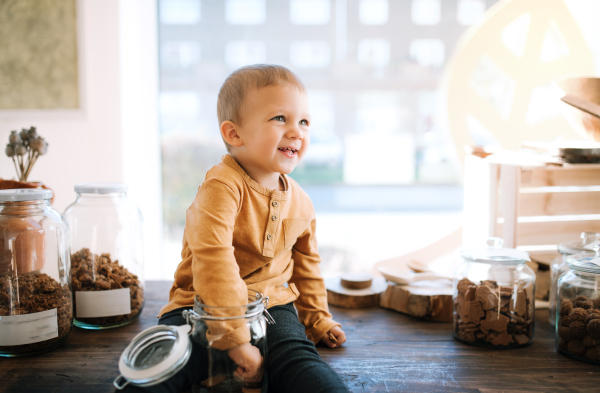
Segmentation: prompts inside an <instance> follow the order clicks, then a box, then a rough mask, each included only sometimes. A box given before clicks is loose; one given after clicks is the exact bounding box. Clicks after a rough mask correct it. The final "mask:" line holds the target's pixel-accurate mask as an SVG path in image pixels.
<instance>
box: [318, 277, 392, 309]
mask: <svg viewBox="0 0 600 393" xmlns="http://www.w3.org/2000/svg"><path fill="white" fill-rule="evenodd" d="M325 286H326V287H327V303H329V304H330V305H332V306H338V307H344V308H369V307H377V306H378V305H379V296H380V295H381V293H382V292H383V291H385V289H386V287H387V284H386V282H385V280H384V279H383V277H376V278H373V279H372V282H371V285H370V286H368V287H367V288H361V289H351V288H346V287H344V286H342V281H341V277H333V278H326V279H325ZM346 286H348V284H346ZM359 286H360V285H359Z"/></svg>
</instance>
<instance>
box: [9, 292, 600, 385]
mask: <svg viewBox="0 0 600 393" xmlns="http://www.w3.org/2000/svg"><path fill="white" fill-rule="evenodd" d="M169 286H170V284H169V283H168V282H158V281H157V282H148V283H147V287H146V289H147V292H146V305H145V308H144V311H143V312H142V316H141V318H140V319H139V320H138V321H136V322H134V323H133V324H131V325H128V326H125V327H121V328H117V329H110V330H104V331H94V330H83V329H79V328H73V330H72V331H71V335H70V336H69V338H68V340H67V341H66V343H65V344H64V345H63V346H62V347H60V348H58V349H55V350H54V351H51V352H47V353H43V354H40V355H37V356H30V357H21V358H0V392H33V393H37V392H50V393H58V392H60V393H71V392H84V393H100V392H114V391H115V389H114V388H113V386H112V381H113V379H114V378H115V377H116V376H117V375H118V369H117V363H118V360H119V356H120V355H121V353H122V351H123V349H124V348H125V347H126V346H127V344H128V343H129V342H130V340H131V339H132V338H133V336H134V335H135V334H137V333H138V332H140V331H142V330H143V329H145V328H148V327H150V326H154V325H155V324H156V322H157V320H156V315H157V313H158V310H159V309H160V307H161V306H162V305H163V304H164V303H165V301H166V299H167V296H168V289H169ZM331 312H332V314H333V316H334V318H335V319H336V320H337V321H339V322H341V323H342V324H343V328H344V331H345V332H346V335H347V337H348V341H347V342H346V344H345V345H344V346H343V347H342V348H339V349H333V350H332V349H329V348H324V347H319V352H320V353H321V356H322V357H323V359H324V360H325V361H326V362H327V363H329V364H330V365H331V366H332V367H333V368H334V369H335V370H336V371H337V372H338V373H339V374H340V375H341V377H342V379H343V380H344V382H345V383H346V385H347V386H348V388H349V389H350V391H352V392H398V391H407V392H576V391H583V392H597V391H600V366H598V365H593V364H588V363H583V362H580V361H576V360H573V359H571V358H568V357H565V356H563V355H560V354H558V353H557V352H556V350H555V344H554V335H553V331H552V329H551V327H550V325H549V324H548V322H547V317H548V313H547V311H540V312H538V313H537V317H536V332H535V339H534V342H533V344H532V345H530V346H529V347H526V348H521V349H512V350H493V349H485V348H477V347H472V346H468V345H464V344H462V343H459V342H457V341H455V340H454V339H453V338H452V335H451V325H450V324H449V323H437V322H425V321H421V320H418V319H415V318H412V317H408V316H406V315H403V314H400V313H397V312H395V311H391V310H385V309H380V308H372V309H363V310H347V309H342V308H337V307H331ZM307 393H310V392H307Z"/></svg>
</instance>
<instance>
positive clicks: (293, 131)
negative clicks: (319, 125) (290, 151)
mask: <svg viewBox="0 0 600 393" xmlns="http://www.w3.org/2000/svg"><path fill="white" fill-rule="evenodd" d="M286 136H287V137H288V138H290V139H298V140H300V141H301V140H302V131H301V130H300V128H299V127H298V126H292V127H290V129H289V130H288V132H287V133H286Z"/></svg>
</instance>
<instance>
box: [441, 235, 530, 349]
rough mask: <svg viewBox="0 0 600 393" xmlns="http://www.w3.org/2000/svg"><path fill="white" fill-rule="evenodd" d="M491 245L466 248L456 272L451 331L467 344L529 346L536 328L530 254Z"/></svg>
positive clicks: (498, 346) (495, 243)
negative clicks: (528, 263) (529, 265)
mask: <svg viewBox="0 0 600 393" xmlns="http://www.w3.org/2000/svg"><path fill="white" fill-rule="evenodd" d="M490 245H491V247H488V248H487V249H480V250H468V251H464V252H463V253H462V256H463V259H464V262H463V263H462V264H461V265H460V266H459V268H458V269H457V271H456V273H455V275H454V282H453V283H454V292H453V303H454V312H453V315H454V318H453V319H454V326H453V334H454V337H455V338H456V339H458V340H459V341H462V342H465V343H467V344H472V345H478V346H485V347H497V348H514V347H521V346H524V345H528V344H530V343H531V342H532V340H533V333H534V312H535V311H534V299H535V274H534V272H533V271H532V270H531V269H530V268H529V267H528V266H527V264H526V263H525V262H526V261H527V260H529V256H528V255H527V253H524V252H521V251H517V250H514V249H508V248H502V247H501V245H502V243H501V239H493V240H492V241H491V244H490Z"/></svg>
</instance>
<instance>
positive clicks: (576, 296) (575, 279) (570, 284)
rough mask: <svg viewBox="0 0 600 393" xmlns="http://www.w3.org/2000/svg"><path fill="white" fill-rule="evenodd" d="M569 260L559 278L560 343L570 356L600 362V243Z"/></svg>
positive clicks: (558, 312)
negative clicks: (564, 271) (590, 251)
mask: <svg viewBox="0 0 600 393" xmlns="http://www.w3.org/2000/svg"><path fill="white" fill-rule="evenodd" d="M566 262H567V265H568V267H569V269H568V271H567V272H566V273H564V274H563V275H562V276H561V277H560V278H559V279H558V291H557V300H558V304H559V306H558V310H557V313H556V345H557V347H558V351H559V352H561V353H563V354H565V355H567V356H570V357H572V358H575V359H578V360H583V361H586V362H590V363H596V364H600V246H596V252H595V253H593V252H592V253H584V254H575V255H570V256H568V257H566Z"/></svg>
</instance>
